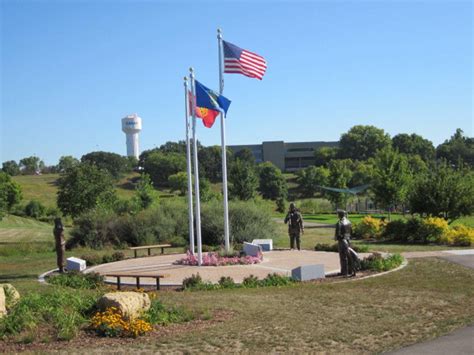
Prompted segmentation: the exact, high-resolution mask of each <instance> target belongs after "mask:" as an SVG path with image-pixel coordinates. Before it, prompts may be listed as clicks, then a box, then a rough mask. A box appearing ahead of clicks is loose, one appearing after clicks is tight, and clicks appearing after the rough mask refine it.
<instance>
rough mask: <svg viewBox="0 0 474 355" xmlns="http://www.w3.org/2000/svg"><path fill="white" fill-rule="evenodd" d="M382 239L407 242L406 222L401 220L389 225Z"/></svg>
mask: <svg viewBox="0 0 474 355" xmlns="http://www.w3.org/2000/svg"><path fill="white" fill-rule="evenodd" d="M381 237H382V239H384V240H386V241H398V242H407V240H408V238H407V224H406V222H405V221H404V220H401V219H400V220H395V221H391V222H389V223H387V225H386V226H385V228H384V230H383V232H382V236H381Z"/></svg>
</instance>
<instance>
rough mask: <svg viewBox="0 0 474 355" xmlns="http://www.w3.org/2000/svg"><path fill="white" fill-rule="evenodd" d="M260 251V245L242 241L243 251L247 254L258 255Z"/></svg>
mask: <svg viewBox="0 0 474 355" xmlns="http://www.w3.org/2000/svg"><path fill="white" fill-rule="evenodd" d="M261 252H262V247H261V246H260V245H257V244H253V243H247V242H244V253H245V255H248V256H258V253H261Z"/></svg>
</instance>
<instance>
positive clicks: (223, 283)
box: [219, 276, 237, 288]
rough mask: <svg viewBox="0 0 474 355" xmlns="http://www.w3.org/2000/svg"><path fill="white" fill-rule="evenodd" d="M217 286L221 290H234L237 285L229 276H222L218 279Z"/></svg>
mask: <svg viewBox="0 0 474 355" xmlns="http://www.w3.org/2000/svg"><path fill="white" fill-rule="evenodd" d="M219 286H220V287H221V288H235V287H236V286H237V285H236V284H235V282H234V279H233V278H232V277H230V276H222V277H221V278H220V279H219Z"/></svg>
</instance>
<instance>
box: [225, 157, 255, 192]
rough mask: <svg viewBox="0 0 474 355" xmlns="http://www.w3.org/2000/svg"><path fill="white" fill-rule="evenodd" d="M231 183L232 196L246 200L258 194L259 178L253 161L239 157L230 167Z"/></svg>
mask: <svg viewBox="0 0 474 355" xmlns="http://www.w3.org/2000/svg"><path fill="white" fill-rule="evenodd" d="M229 183H230V186H229V194H230V196H231V198H237V199H239V200H243V201H246V200H250V199H252V198H254V197H255V196H256V194H257V187H258V179H257V176H256V175H255V171H254V168H253V166H252V164H251V163H246V162H244V161H242V160H240V159H237V160H236V161H235V162H234V163H233V164H232V167H231V169H230V174H229Z"/></svg>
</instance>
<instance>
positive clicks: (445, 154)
mask: <svg viewBox="0 0 474 355" xmlns="http://www.w3.org/2000/svg"><path fill="white" fill-rule="evenodd" d="M436 157H437V158H438V159H446V160H447V161H448V162H450V163H451V164H453V165H458V164H459V163H460V162H463V163H466V164H468V165H470V166H471V167H474V138H469V137H465V136H464V132H463V131H462V129H460V128H458V129H457V130H456V133H454V135H453V136H452V137H451V138H450V139H449V140H446V141H445V142H444V143H443V144H440V145H439V146H438V147H437V148H436Z"/></svg>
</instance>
